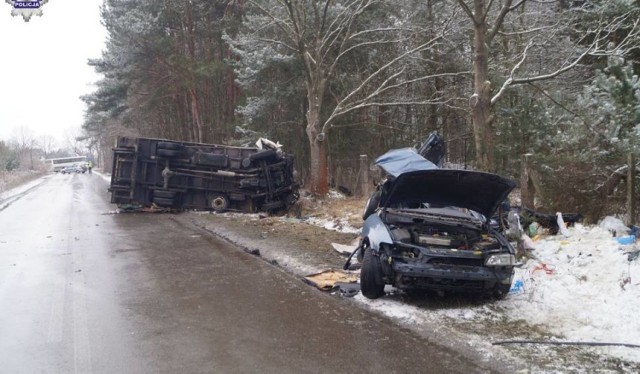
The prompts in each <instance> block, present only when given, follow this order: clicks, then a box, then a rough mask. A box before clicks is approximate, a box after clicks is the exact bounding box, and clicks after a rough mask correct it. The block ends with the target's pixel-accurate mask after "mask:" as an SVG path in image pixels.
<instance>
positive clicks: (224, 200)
mask: <svg viewBox="0 0 640 374" xmlns="http://www.w3.org/2000/svg"><path fill="white" fill-rule="evenodd" d="M209 206H211V209H213V211H214V212H216V213H222V212H224V211H225V210H227V209H229V198H228V197H227V195H225V194H217V195H213V196H212V197H211V199H210V200H209Z"/></svg>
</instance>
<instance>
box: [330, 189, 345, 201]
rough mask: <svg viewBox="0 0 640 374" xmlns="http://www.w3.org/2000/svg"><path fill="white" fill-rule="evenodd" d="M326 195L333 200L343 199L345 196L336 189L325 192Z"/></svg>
mask: <svg viewBox="0 0 640 374" xmlns="http://www.w3.org/2000/svg"><path fill="white" fill-rule="evenodd" d="M327 197H328V198H329V199H334V200H344V199H346V196H345V195H344V194H343V193H341V192H339V191H336V190H329V192H327Z"/></svg>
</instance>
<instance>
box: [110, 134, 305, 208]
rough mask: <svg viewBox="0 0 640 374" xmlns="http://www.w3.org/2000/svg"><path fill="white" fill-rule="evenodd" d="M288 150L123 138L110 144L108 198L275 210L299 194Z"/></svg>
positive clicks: (264, 144)
mask: <svg viewBox="0 0 640 374" xmlns="http://www.w3.org/2000/svg"><path fill="white" fill-rule="evenodd" d="M293 174H294V173H293V156H291V155H289V154H286V153H284V152H282V150H281V149H280V145H279V144H275V143H273V142H271V141H269V140H266V139H260V140H259V141H258V143H257V144H256V147H232V146H225V145H217V144H202V143H189V142H177V141H170V140H163V139H150V138H126V137H121V138H119V139H118V140H117V144H116V148H114V149H113V169H112V173H111V185H110V188H109V190H110V191H111V202H112V203H115V204H118V205H120V206H123V205H125V206H141V207H152V206H157V207H165V208H174V209H197V210H213V211H216V212H223V211H226V210H238V211H242V212H256V211H276V210H283V209H287V208H289V207H290V206H291V205H292V204H293V203H295V202H296V200H297V199H298V196H299V195H298V183H297V182H296V181H295V179H294V175H293Z"/></svg>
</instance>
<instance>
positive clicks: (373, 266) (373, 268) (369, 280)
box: [360, 248, 384, 299]
mask: <svg viewBox="0 0 640 374" xmlns="http://www.w3.org/2000/svg"><path fill="white" fill-rule="evenodd" d="M360 290H361V291H362V294H363V295H364V297H366V298H367V299H377V298H379V297H380V296H382V295H384V281H383V280H382V265H381V264H380V258H379V257H378V256H374V255H373V252H372V251H371V248H367V249H366V250H365V252H364V257H363V259H362V269H361V270H360Z"/></svg>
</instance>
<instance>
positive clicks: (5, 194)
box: [0, 176, 50, 200]
mask: <svg viewBox="0 0 640 374" xmlns="http://www.w3.org/2000/svg"><path fill="white" fill-rule="evenodd" d="M49 177H50V176H44V177H42V178H38V179H34V180H32V181H31V182H28V183H25V184H22V185H20V186H17V187H15V188H12V189H9V190H6V191H4V192H1V193H0V200H5V199H8V198H10V197H13V196H15V195H20V194H22V193H24V192H26V191H28V190H30V189H32V188H34V187H35V186H37V185H39V184H40V183H42V181H43V180H44V179H47V178H49Z"/></svg>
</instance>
